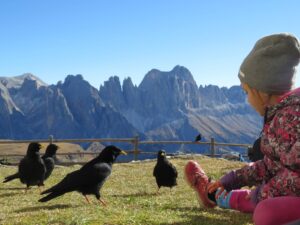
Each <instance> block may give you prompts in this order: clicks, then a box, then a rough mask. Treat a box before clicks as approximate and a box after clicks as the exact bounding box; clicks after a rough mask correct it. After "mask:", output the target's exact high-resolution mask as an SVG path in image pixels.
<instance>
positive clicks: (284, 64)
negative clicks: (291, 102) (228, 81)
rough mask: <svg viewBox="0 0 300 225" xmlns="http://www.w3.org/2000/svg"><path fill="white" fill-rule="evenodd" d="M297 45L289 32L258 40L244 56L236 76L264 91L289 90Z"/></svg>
mask: <svg viewBox="0 0 300 225" xmlns="http://www.w3.org/2000/svg"><path fill="white" fill-rule="evenodd" d="M299 60H300V45H299V41H298V39H297V38H296V37H295V36H293V35H292V34H287V33H281V34H273V35H270V36H266V37H263V38H261V39H259V40H258V41H257V42H256V44H255V45H254V47H253V49H252V51H251V52H250V53H249V54H248V56H247V57H246V58H245V59H244V61H243V63H242V65H241V67H240V71H239V74H238V76H239V79H240V81H241V82H242V83H246V84H248V85H249V86H250V87H251V88H254V89H257V90H258V91H261V92H264V93H267V94H278V95H280V94H284V93H286V92H288V91H290V90H292V89H293V86H294V81H295V74H296V67H297V65H298V63H299Z"/></svg>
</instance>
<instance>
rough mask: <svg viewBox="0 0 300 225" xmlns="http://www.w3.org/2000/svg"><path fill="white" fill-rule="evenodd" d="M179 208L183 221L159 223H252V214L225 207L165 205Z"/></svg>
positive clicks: (169, 224) (180, 224) (232, 224)
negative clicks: (206, 207) (205, 207)
mask: <svg viewBox="0 0 300 225" xmlns="http://www.w3.org/2000/svg"><path fill="white" fill-rule="evenodd" d="M166 209H169V210H176V211H178V210H180V211H181V212H182V215H181V216H182V218H183V219H184V222H182V221H180V222H175V223H174V222H171V223H161V224H160V225H171V224H172V225H185V224H187V225H198V224H201V225H242V224H252V219H251V217H252V215H251V214H244V213H241V212H238V211H234V210H227V209H204V208H199V207H174V208H173V207H166Z"/></svg>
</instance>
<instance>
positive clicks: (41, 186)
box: [38, 184, 44, 193]
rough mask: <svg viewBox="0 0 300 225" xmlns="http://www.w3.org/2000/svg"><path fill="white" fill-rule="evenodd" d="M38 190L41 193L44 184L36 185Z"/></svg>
mask: <svg viewBox="0 0 300 225" xmlns="http://www.w3.org/2000/svg"><path fill="white" fill-rule="evenodd" d="M38 188H39V190H40V193H42V191H43V189H44V184H43V185H38Z"/></svg>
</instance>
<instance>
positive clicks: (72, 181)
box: [39, 145, 126, 205]
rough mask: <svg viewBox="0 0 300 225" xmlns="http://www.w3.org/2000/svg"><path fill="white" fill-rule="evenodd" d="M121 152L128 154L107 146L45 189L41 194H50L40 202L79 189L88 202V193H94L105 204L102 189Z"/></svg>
mask: <svg viewBox="0 0 300 225" xmlns="http://www.w3.org/2000/svg"><path fill="white" fill-rule="evenodd" d="M120 154H125V155H126V153H125V152H124V151H122V150H120V149H119V148H117V147H115V146H113V145H110V146H107V147H106V148H104V149H103V150H102V152H101V153H100V154H99V155H98V156H97V157H96V158H94V159H92V160H91V161H89V162H88V163H86V164H85V165H83V166H82V167H81V168H80V169H79V170H76V171H73V172H71V173H69V174H67V176H66V177H65V178H63V179H62V180H61V181H60V182H59V183H58V184H56V185H54V186H53V187H51V188H49V189H48V190H45V191H43V192H42V193H41V194H47V193H49V194H48V195H47V196H45V197H43V198H41V199H40V200H39V202H47V201H49V200H51V199H53V198H56V197H58V196H61V195H63V194H65V193H67V192H71V191H78V192H80V193H81V194H82V195H83V196H84V197H85V199H86V200H87V202H88V203H89V199H88V198H87V196H86V195H90V194H93V195H95V196H96V198H97V200H99V201H100V202H101V203H102V204H104V205H105V202H104V201H103V200H101V198H100V189H101V187H102V186H103V184H104V182H105V180H106V179H107V178H108V176H109V175H110V174H111V170H112V164H113V162H114V161H115V160H116V158H117V157H118V156H119V155H120Z"/></svg>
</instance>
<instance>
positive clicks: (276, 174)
mask: <svg viewBox="0 0 300 225" xmlns="http://www.w3.org/2000/svg"><path fill="white" fill-rule="evenodd" d="M260 147H261V151H262V152H263V153H264V155H265V156H264V159H263V160H259V161H256V162H254V163H250V164H249V165H247V166H245V167H243V168H241V169H239V170H236V171H231V172H230V173H229V174H227V175H225V176H224V177H222V178H221V183H222V184H223V185H224V187H225V188H226V190H227V191H229V190H232V189H236V188H240V187H243V186H256V189H255V190H253V191H252V197H253V199H254V200H255V201H256V202H257V201H260V200H263V199H266V198H272V197H276V196H300V88H299V89H296V90H294V91H292V92H290V93H288V94H286V95H284V96H282V97H281V98H280V100H279V102H278V104H276V105H274V106H271V107H269V108H268V110H267V114H266V117H265V124H264V127H263V132H262V140H261V146H260Z"/></svg>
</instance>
